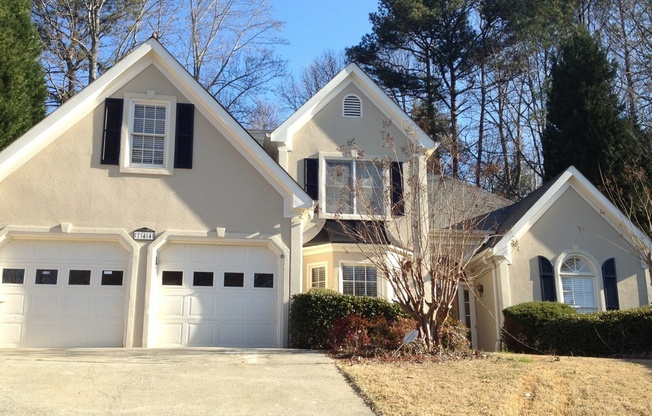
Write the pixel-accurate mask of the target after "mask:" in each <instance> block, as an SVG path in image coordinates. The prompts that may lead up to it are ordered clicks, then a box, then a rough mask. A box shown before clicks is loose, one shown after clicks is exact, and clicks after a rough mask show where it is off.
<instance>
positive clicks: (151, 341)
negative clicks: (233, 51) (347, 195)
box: [0, 39, 312, 347]
mask: <svg viewBox="0 0 652 416" xmlns="http://www.w3.org/2000/svg"><path fill="white" fill-rule="evenodd" d="M0 195H2V200H3V204H2V206H1V207H0V268H2V280H1V283H0V302H2V303H0V346H1V347H99V346H102V347H139V346H143V347H169V346H211V345H221V346H251V347H281V346H286V345H287V333H288V328H287V322H288V316H287V315H288V304H289V300H290V296H291V295H292V294H293V293H298V292H299V291H300V276H301V269H300V268H301V250H302V245H303V239H302V233H303V232H302V225H301V224H302V216H304V215H305V214H306V211H307V210H309V209H310V208H311V207H312V200H311V199H310V197H309V196H308V195H307V194H306V193H305V192H304V191H303V189H302V188H301V187H300V186H299V185H298V184H297V183H296V182H295V181H294V180H293V179H292V177H290V175H288V174H287V172H286V171H285V170H283V169H282V168H281V167H280V166H279V165H278V164H277V163H276V162H275V161H274V160H273V159H272V158H271V157H270V156H269V155H268V154H267V153H266V152H265V151H264V150H263V149H262V147H261V146H260V145H259V144H258V143H256V141H255V140H254V139H253V138H252V137H251V136H250V135H249V134H248V133H247V132H246V131H245V130H244V129H243V127H242V126H240V125H239V124H238V123H237V122H236V121H235V120H234V119H233V118H232V117H231V116H230V115H229V114H228V113H227V112H226V111H225V110H224V109H223V108H222V107H221V106H220V105H219V104H218V103H217V102H216V101H215V100H214V99H213V97H212V96H210V94H208V93H207V92H206V91H205V90H204V89H203V88H201V87H200V86H199V84H197V82H195V80H194V79H193V78H192V77H191V76H190V74H189V73H188V72H187V71H186V70H185V69H184V68H183V67H182V66H181V65H180V64H179V63H178V62H177V61H176V60H175V59H174V58H173V57H172V56H171V55H170V54H169V53H168V52H167V51H166V50H165V49H164V48H163V47H162V46H161V45H160V44H159V43H158V41H156V40H155V39H150V40H148V41H147V42H146V43H144V44H143V45H141V46H140V47H139V48H137V49H136V50H135V51H134V52H132V53H131V54H130V55H128V56H127V57H126V58H124V59H123V60H121V61H120V62H119V63H117V64H116V65H115V66H114V67H113V68H111V69H110V70H109V71H107V72H106V73H105V74H104V75H102V76H101V77H100V78H99V79H97V80H96V81H95V82H93V83H92V84H91V85H90V86H88V87H87V88H85V89H84V90H83V91H81V92H80V93H79V94H78V95H77V96H75V97H74V98H73V99H71V100H70V101H68V102H67V103H65V104H64V105H62V106H61V107H60V108H59V109H57V110H56V111H55V112H53V113H52V114H51V115H49V116H48V117H47V118H46V119H45V120H43V121H42V122H41V123H39V124H38V125H36V126H35V127H34V128H32V129H31V130H30V131H29V132H27V133H26V134H25V135H24V136H23V137H21V138H20V139H19V140H17V141H16V142H14V143H12V144H11V145H10V146H9V147H8V148H6V149H5V150H4V151H3V152H1V153H0Z"/></svg>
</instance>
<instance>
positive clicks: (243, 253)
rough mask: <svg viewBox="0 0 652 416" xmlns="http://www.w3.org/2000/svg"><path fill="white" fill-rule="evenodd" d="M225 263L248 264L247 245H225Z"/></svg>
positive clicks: (223, 249) (223, 250)
mask: <svg viewBox="0 0 652 416" xmlns="http://www.w3.org/2000/svg"><path fill="white" fill-rule="evenodd" d="M222 252H223V256H224V263H225V264H238V265H240V264H247V261H248V260H249V258H248V255H247V252H248V248H247V247H244V248H243V247H238V246H225V247H223V248H222Z"/></svg>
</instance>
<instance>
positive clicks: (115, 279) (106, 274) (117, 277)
mask: <svg viewBox="0 0 652 416" xmlns="http://www.w3.org/2000/svg"><path fill="white" fill-rule="evenodd" d="M122 275H123V273H122V270H102V286H122Z"/></svg>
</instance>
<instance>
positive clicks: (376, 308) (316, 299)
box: [290, 289, 407, 349]
mask: <svg viewBox="0 0 652 416" xmlns="http://www.w3.org/2000/svg"><path fill="white" fill-rule="evenodd" d="M349 315H357V316H359V317H361V318H364V319H369V320H374V319H377V318H385V319H386V320H388V321H392V320H395V319H396V318H398V317H407V315H406V314H405V312H403V310H402V309H401V307H400V306H399V305H398V304H394V303H390V302H388V301H386V300H384V299H380V298H371V297H366V296H353V295H343V294H341V293H338V292H336V291H334V290H329V289H311V290H310V291H309V292H308V293H302V294H298V295H294V296H292V306H291V308H290V340H291V341H290V343H291V346H292V347H293V348H312V349H326V348H329V341H330V340H329V334H330V331H331V329H332V327H333V323H334V322H335V321H337V320H339V319H343V318H346V317H347V316H349Z"/></svg>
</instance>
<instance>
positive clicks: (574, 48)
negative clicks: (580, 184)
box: [542, 26, 634, 185]
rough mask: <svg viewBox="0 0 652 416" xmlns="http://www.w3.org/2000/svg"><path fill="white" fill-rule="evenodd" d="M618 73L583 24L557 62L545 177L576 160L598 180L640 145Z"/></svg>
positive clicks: (545, 146) (615, 169) (545, 140)
mask: <svg viewBox="0 0 652 416" xmlns="http://www.w3.org/2000/svg"><path fill="white" fill-rule="evenodd" d="M615 74H616V73H615V68H614V65H613V64H612V63H611V62H609V60H608V59H607V55H606V52H605V51H604V49H603V48H602V46H601V45H600V42H599V41H597V40H596V39H594V38H593V37H591V35H590V34H589V32H588V30H587V29H586V28H585V27H583V26H580V27H578V29H577V31H576V32H575V34H574V35H573V36H572V37H571V38H570V39H569V41H568V42H567V43H566V44H565V45H563V46H562V48H561V50H560V52H559V55H558V57H557V58H556V60H555V62H554V64H553V67H552V75H551V87H550V93H549V95H548V101H547V105H546V109H547V126H546V130H545V132H544V135H543V137H542V146H543V156H544V168H545V177H544V178H545V179H550V178H552V177H554V176H555V175H557V174H558V173H559V172H561V171H563V170H564V169H566V168H567V167H568V166H570V165H574V166H575V167H577V168H578V169H579V170H580V171H581V172H582V173H583V174H584V175H585V176H586V177H587V178H588V179H589V180H591V182H593V183H594V184H596V185H600V184H601V183H602V178H603V176H607V177H611V176H613V175H615V174H617V173H618V171H619V168H618V167H619V164H620V163H622V162H621V158H620V157H619V156H618V155H619V154H622V153H623V152H624V151H629V150H630V149H631V147H633V146H634V144H633V143H632V141H631V138H630V137H631V136H630V135H628V134H627V125H626V121H625V120H624V119H623V118H622V116H621V109H620V107H619V103H618V97H617V96H616V94H615V93H614V91H613V83H614V78H615Z"/></svg>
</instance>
